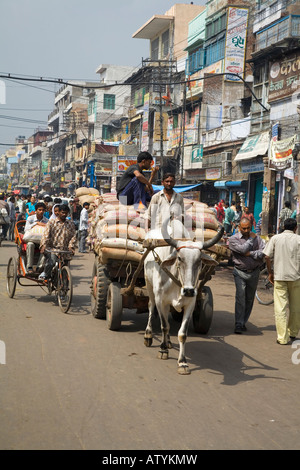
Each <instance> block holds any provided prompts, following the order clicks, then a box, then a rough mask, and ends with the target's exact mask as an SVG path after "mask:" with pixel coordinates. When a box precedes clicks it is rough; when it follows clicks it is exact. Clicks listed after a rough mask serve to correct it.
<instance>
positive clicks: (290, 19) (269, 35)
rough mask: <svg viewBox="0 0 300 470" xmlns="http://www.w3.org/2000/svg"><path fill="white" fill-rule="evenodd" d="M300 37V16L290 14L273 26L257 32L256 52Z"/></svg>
mask: <svg viewBox="0 0 300 470" xmlns="http://www.w3.org/2000/svg"><path fill="white" fill-rule="evenodd" d="M299 37H300V16H298V15H290V16H287V17H285V18H284V19H282V20H279V21H277V23H275V24H274V25H272V26H269V27H268V28H266V29H263V30H262V31H260V32H259V33H257V34H256V43H255V47H254V53H257V52H260V51H262V50H263V49H266V48H267V47H270V46H272V45H274V44H277V43H279V42H282V41H283V40H285V39H288V38H299Z"/></svg>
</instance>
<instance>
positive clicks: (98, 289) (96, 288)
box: [91, 258, 111, 319]
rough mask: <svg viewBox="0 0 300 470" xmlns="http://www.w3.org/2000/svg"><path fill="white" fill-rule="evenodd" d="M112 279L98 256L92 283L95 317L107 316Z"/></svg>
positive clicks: (92, 306)
mask: <svg viewBox="0 0 300 470" xmlns="http://www.w3.org/2000/svg"><path fill="white" fill-rule="evenodd" d="M110 282H111V280H110V278H109V276H108V272H107V269H106V267H105V265H103V264H101V263H99V259H98V258H96V259H95V262H94V265H93V272H92V285H91V311H92V314H93V316H94V317H95V318H102V319H104V318H106V300H107V290H108V286H109V284H110Z"/></svg>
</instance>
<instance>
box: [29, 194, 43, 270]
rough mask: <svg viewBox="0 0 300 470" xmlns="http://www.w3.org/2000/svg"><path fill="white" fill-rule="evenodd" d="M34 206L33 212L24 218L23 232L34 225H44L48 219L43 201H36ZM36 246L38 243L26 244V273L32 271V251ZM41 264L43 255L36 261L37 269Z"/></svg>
mask: <svg viewBox="0 0 300 470" xmlns="http://www.w3.org/2000/svg"><path fill="white" fill-rule="evenodd" d="M35 208H36V212H35V214H34V215H30V216H29V217H28V219H27V220H26V224H25V228H24V234H25V233H26V232H27V231H28V230H31V229H32V228H33V227H35V226H36V225H41V226H42V227H45V226H46V224H47V223H48V219H47V218H46V217H44V212H45V210H46V205H45V204H44V203H43V202H38V203H37V204H36V207H35ZM38 246H39V244H37V243H33V242H27V244H26V259H27V262H26V269H27V273H28V274H32V273H33V261H34V251H35V248H36V247H38ZM43 264H44V256H43V255H40V258H39V260H38V263H37V270H38V269H40V268H41V267H42V265H43Z"/></svg>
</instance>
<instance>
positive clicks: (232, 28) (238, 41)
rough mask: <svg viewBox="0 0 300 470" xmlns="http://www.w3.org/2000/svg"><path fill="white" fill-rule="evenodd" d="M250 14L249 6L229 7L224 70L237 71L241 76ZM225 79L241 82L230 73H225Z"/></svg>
mask: <svg viewBox="0 0 300 470" xmlns="http://www.w3.org/2000/svg"><path fill="white" fill-rule="evenodd" d="M248 14H249V12H248V9H247V8H236V7H229V8H228V20H227V31H226V45H225V70H224V72H225V73H226V72H231V73H236V74H239V75H240V76H241V77H243V75H244V67H245V52H246V37H247V28H248ZM225 80H227V81H230V82H236V81H239V82H240V80H239V78H238V77H236V76H235V75H229V74H228V75H225Z"/></svg>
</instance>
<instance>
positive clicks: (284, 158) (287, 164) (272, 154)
mask: <svg viewBox="0 0 300 470" xmlns="http://www.w3.org/2000/svg"><path fill="white" fill-rule="evenodd" d="M295 143H296V135H293V136H292V137H289V138H288V139H283V140H277V141H276V142H274V141H273V140H271V142H270V147H269V168H270V169H271V170H277V171H279V170H286V169H287V168H291V167H292V165H293V149H294V148H295Z"/></svg>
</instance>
